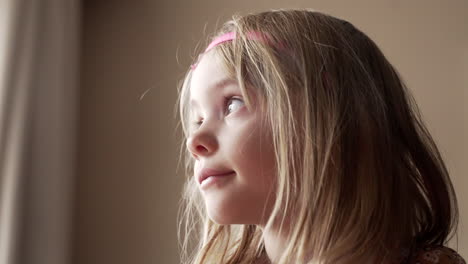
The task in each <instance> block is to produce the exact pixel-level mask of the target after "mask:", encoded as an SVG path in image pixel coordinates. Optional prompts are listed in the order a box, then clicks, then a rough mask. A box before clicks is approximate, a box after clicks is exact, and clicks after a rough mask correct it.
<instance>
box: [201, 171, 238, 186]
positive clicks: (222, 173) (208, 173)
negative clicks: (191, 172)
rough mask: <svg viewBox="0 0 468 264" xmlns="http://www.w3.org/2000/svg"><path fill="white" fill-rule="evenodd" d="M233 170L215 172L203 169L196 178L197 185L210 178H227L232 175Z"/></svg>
mask: <svg viewBox="0 0 468 264" xmlns="http://www.w3.org/2000/svg"><path fill="white" fill-rule="evenodd" d="M233 173H234V171H233V170H224V171H222V170H215V169H210V168H204V169H202V170H201V171H200V174H199V177H198V183H199V184H202V183H203V181H205V180H207V179H209V178H212V177H216V178H219V177H224V176H229V175H231V174H233Z"/></svg>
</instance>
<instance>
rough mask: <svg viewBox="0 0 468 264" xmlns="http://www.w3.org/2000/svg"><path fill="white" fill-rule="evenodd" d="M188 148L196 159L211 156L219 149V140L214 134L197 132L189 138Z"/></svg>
mask: <svg viewBox="0 0 468 264" xmlns="http://www.w3.org/2000/svg"><path fill="white" fill-rule="evenodd" d="M187 149H188V150H189V151H190V152H191V154H192V156H193V157H194V158H195V159H197V160H198V159H199V158H200V157H206V156H210V155H212V154H213V153H215V152H216V150H217V149H218V142H217V140H216V138H215V136H214V135H213V134H210V133H208V132H203V131H200V132H195V133H194V134H192V135H191V136H190V137H189V138H188V139H187Z"/></svg>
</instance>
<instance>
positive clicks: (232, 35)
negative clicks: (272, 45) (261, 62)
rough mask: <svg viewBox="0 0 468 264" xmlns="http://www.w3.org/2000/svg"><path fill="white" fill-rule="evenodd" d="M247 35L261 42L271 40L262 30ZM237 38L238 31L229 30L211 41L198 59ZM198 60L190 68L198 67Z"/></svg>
mask: <svg viewBox="0 0 468 264" xmlns="http://www.w3.org/2000/svg"><path fill="white" fill-rule="evenodd" d="M247 37H248V38H249V39H253V40H258V41H261V42H264V43H267V44H269V42H270V41H269V40H268V38H267V37H265V34H264V33H261V32H257V31H252V32H248V33H247ZM235 38H236V32H228V33H225V34H223V35H221V36H219V37H217V38H215V39H214V40H213V41H212V42H211V43H210V45H208V47H207V48H206V50H205V51H204V52H203V53H202V54H200V56H199V57H198V61H200V57H201V55H203V54H204V53H206V52H208V51H209V50H211V49H212V48H213V47H215V46H217V45H219V44H221V43H223V42H227V41H231V40H234V39H235ZM198 61H197V62H196V63H194V64H192V65H191V66H190V68H191V69H192V70H194V69H195V68H196V67H197V64H198Z"/></svg>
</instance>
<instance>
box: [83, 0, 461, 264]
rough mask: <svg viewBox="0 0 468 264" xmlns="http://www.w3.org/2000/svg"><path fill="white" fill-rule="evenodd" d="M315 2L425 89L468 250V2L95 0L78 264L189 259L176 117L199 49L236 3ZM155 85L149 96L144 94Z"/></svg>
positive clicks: (247, 6) (88, 41)
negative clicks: (181, 86) (179, 92)
mask: <svg viewBox="0 0 468 264" xmlns="http://www.w3.org/2000/svg"><path fill="white" fill-rule="evenodd" d="M282 7H284V8H287V7H310V8H314V9H316V10H321V11H324V12H326V13H330V14H332V15H336V16H339V17H342V18H344V19H348V20H349V21H351V22H352V23H354V24H355V25H356V26H358V27H359V28H361V29H362V30H363V31H364V32H366V33H368V34H369V36H370V37H371V38H373V39H374V40H375V41H376V42H377V44H378V45H379V46H380V47H381V48H382V50H383V51H384V53H385V54H386V55H387V57H388V58H389V60H390V61H391V62H392V63H393V64H394V65H395V66H396V67H397V69H398V70H399V71H400V72H401V74H402V76H403V77H404V78H405V80H406V81H407V83H408V85H409V87H410V88H411V89H412V90H413V92H414V94H415V97H416V100H417V102H418V103H419V106H420V108H421V110H422V113H423V115H424V117H425V120H426V122H427V124H428V127H429V129H430V131H431V132H432V134H433V136H434V137H435V140H436V142H437V143H438V145H439V147H440V149H441V151H442V154H443V156H444V157H445V159H446V161H447V165H448V167H449V170H450V172H451V173H452V178H453V181H454V183H455V186H456V191H457V192H458V195H459V200H460V210H461V215H462V218H461V230H460V232H459V247H458V249H459V251H460V252H461V254H462V255H464V256H465V257H468V239H467V237H468V236H467V230H468V208H467V205H468V196H467V194H466V191H465V189H466V187H467V186H468V182H467V179H466V177H465V176H466V172H467V171H468V165H467V163H468V162H467V160H466V154H467V150H468V143H467V141H466V139H467V138H466V136H465V135H466V134H467V133H468V127H467V126H468V121H467V116H468V115H467V113H468V110H467V106H466V102H468V91H467V88H468V87H467V86H468V77H467V76H468V30H467V26H468V2H467V1H464V0H458V1H455V0H454V1H433V2H431V3H430V2H429V1H423V0H420V1H403V0H388V1H375V0H366V1H364V0H362V1H340V2H338V1H327V0H321V1H311V0H302V1H299V0H296V1H294V0H290V1H288V4H285V2H284V1H271V0H270V1H267V0H263V1H251V0H239V1H214V0H213V1H209V0H198V1H180V0H172V1H169V0H166V1H149V0H148V1H93V0H89V1H84V8H83V12H84V17H83V38H84V40H83V42H82V52H83V56H82V68H81V74H82V79H81V80H82V83H81V87H82V89H81V103H80V106H81V110H80V131H79V132H80V137H79V139H80V142H79V161H78V173H79V176H78V179H77V186H78V189H77V197H76V198H77V200H76V217H75V240H74V242H75V243H74V260H75V261H74V263H76V264H78V263H80V264H81V263H86V264H102V263H113V264H121V263H122V264H123V263H140V264H142V263H177V262H178V257H177V239H176V212H177V203H178V199H179V193H180V190H181V183H182V175H181V170H179V172H178V173H176V166H177V157H178V146H177V145H178V143H179V141H178V139H176V138H175V136H174V131H175V121H174V115H173V109H174V102H175V100H176V84H177V81H178V80H180V78H181V77H182V74H183V73H184V71H185V70H186V69H187V68H188V66H189V63H190V61H191V59H190V56H191V55H192V50H193V48H194V47H195V45H196V44H197V42H198V40H199V39H200V38H201V37H202V35H203V30H204V26H205V23H207V32H211V30H212V29H213V27H214V26H215V24H216V22H217V21H218V22H219V23H222V22H223V21H225V20H226V19H227V18H229V16H231V15H232V14H233V13H234V12H240V13H245V12H250V11H259V10H264V9H270V8H282ZM143 94H144V96H143V98H141V97H142V95H143Z"/></svg>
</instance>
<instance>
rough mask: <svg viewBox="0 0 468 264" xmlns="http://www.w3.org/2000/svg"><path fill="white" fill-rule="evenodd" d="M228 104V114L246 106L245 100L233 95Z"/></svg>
mask: <svg viewBox="0 0 468 264" xmlns="http://www.w3.org/2000/svg"><path fill="white" fill-rule="evenodd" d="M226 106H227V107H226V114H230V113H232V112H235V111H237V110H239V109H240V108H241V107H242V106H244V101H243V100H242V99H240V98H236V97H231V98H229V99H228V100H227V102H226Z"/></svg>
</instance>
